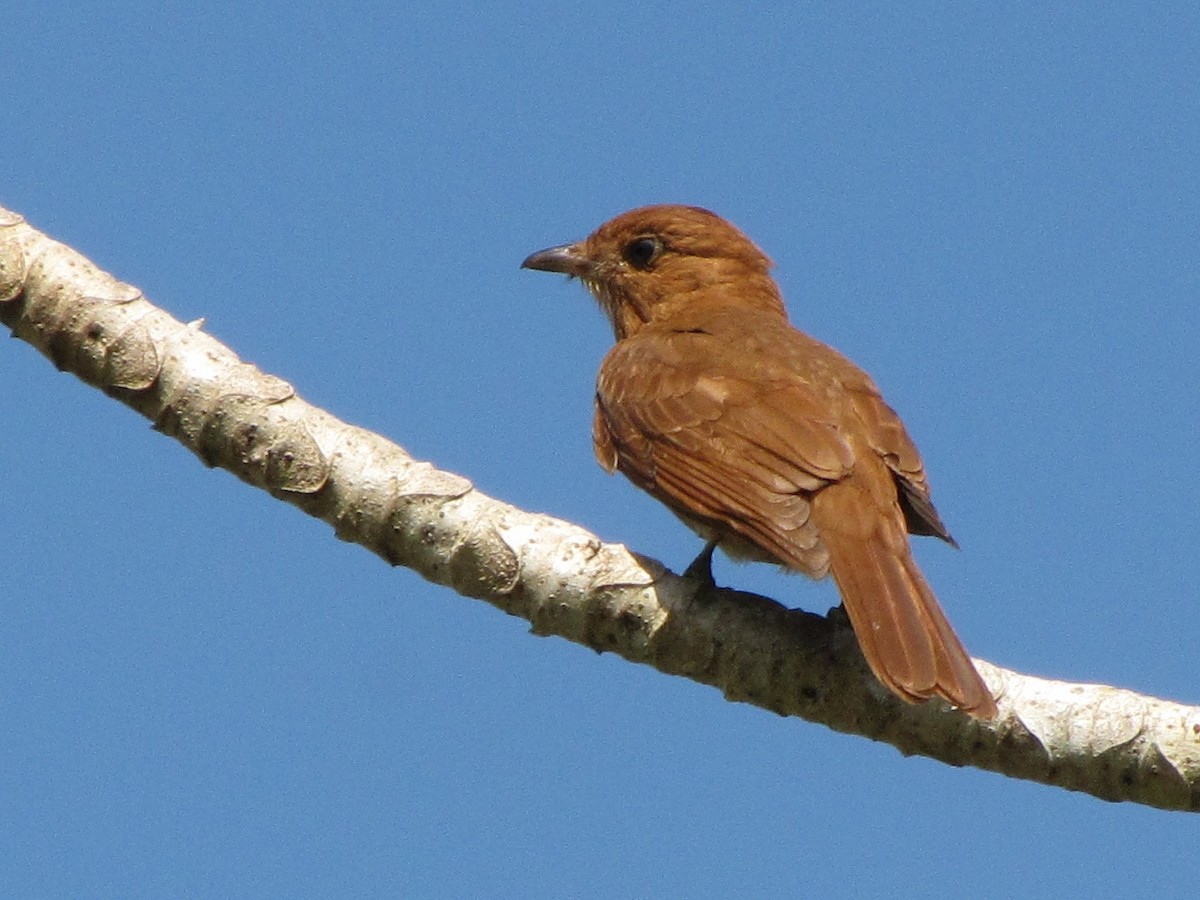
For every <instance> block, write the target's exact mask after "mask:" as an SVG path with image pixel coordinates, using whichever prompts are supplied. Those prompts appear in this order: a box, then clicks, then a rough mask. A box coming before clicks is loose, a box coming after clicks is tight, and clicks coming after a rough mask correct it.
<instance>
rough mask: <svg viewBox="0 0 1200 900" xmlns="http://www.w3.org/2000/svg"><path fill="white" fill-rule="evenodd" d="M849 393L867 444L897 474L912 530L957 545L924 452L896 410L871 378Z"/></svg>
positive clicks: (899, 488) (904, 507) (900, 496)
mask: <svg viewBox="0 0 1200 900" xmlns="http://www.w3.org/2000/svg"><path fill="white" fill-rule="evenodd" d="M847 395H848V396H849V397H850V401H851V403H852V404H853V407H854V412H855V414H856V415H857V416H858V419H859V421H860V422H861V423H862V425H863V433H864V435H865V436H866V438H867V443H868V444H869V445H870V447H871V449H872V450H874V451H875V452H876V453H877V454H879V456H880V458H882V459H883V461H884V462H885V463H886V464H887V467H888V468H889V469H891V471H892V474H893V475H894V476H895V480H896V488H897V494H898V497H899V500H900V508H901V509H902V510H903V512H904V520H905V524H906V525H907V526H908V530H909V532H911V533H912V534H925V535H933V536H934V537H940V538H941V539H942V540H944V541H946V542H947V543H949V544H954V546H958V545H957V543H956V542H955V540H954V538H952V537H951V536H950V532H949V530H948V529H947V528H946V526H945V525H944V524H943V523H942V519H941V517H940V516H939V515H938V512H937V509H935V508H934V505H933V501H932V499H931V498H930V496H929V482H928V481H927V480H926V477H925V466H924V465H923V464H922V462H921V455H920V454H919V453H918V452H917V447H916V444H914V443H913V441H912V438H910V437H909V436H908V431H907V430H906V429H905V428H904V423H903V422H901V421H900V417H899V416H898V415H896V412H895V410H893V409H892V408H891V407H890V406H888V405H887V403H885V402H884V400H883V397H881V396H880V394H879V389H878V388H876V387H875V385H874V384H873V383H871V382H870V381H869V380H865V381H864V383H862V384H856V385H853V386H852V387H851V388H850V389H849V390H848V391H847Z"/></svg>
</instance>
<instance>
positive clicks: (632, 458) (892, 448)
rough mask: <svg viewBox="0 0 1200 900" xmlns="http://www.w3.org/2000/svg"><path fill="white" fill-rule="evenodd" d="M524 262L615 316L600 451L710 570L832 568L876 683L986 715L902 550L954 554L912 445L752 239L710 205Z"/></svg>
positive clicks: (610, 225)
mask: <svg viewBox="0 0 1200 900" xmlns="http://www.w3.org/2000/svg"><path fill="white" fill-rule="evenodd" d="M522 265H523V266H524V267H525V268H528V269H540V270H543V271H548V272H561V273H564V274H567V275H571V276H575V277H578V278H579V279H580V280H582V281H583V283H584V284H585V285H587V287H588V288H589V290H590V291H591V292H592V294H593V295H595V297H596V299H597V300H598V301H599V303H600V306H601V307H603V309H604V312H605V313H606V314H607V315H608V318H609V320H610V321H611V322H612V326H613V331H614V332H615V333H616V340H617V342H616V345H615V346H614V347H613V348H612V350H611V351H609V353H608V355H607V356H606V357H605V359H604V362H603V364H602V365H601V367H600V375H599V378H598V380H597V385H596V412H595V418H594V422H593V440H594V443H595V450H596V457H597V459H599V461H600V465H602V466H603V467H604V468H605V469H607V470H608V471H609V472H613V471H615V470H618V469H619V470H620V471H621V472H623V473H624V474H625V475H626V476H628V478H629V479H630V480H631V481H632V482H633V483H634V484H636V485H637V486H638V487H640V488H642V489H643V490H645V491H647V492H649V493H650V494H651V495H653V496H654V497H656V498H657V499H659V500H661V501H662V502H663V503H665V504H666V505H667V506H668V507H669V508H670V509H671V510H672V511H673V512H674V513H675V514H676V515H677V516H679V518H681V519H682V520H683V521H684V522H686V523H687V524H688V525H689V526H691V528H693V529H694V530H695V531H696V532H697V533H699V534H700V535H701V536H702V537H703V538H705V539H706V540H707V541H709V545H708V546H707V547H706V549H705V553H702V554H701V557H700V558H699V559H698V560H697V563H698V564H699V563H703V569H702V571H703V572H705V573H709V571H710V570H709V569H708V563H709V557H710V555H711V552H712V548H713V546H714V545H716V546H719V547H721V549H722V550H724V551H725V552H726V553H728V554H730V555H731V556H734V557H741V558H749V559H755V560H764V561H769V562H773V563H777V564H779V565H781V566H784V567H786V568H788V569H791V570H794V571H797V572H803V573H804V574H806V575H809V576H811V577H813V578H823V577H825V576H826V575H827V574H832V575H833V578H834V581H836V582H837V586H838V589H839V590H840V592H841V595H842V601H843V604H844V606H845V609H846V613H847V615H848V616H849V618H850V623H851V625H853V627H854V632H855V634H856V636H857V637H858V642H859V644H860V645H861V647H862V650H863V654H864V656H865V657H866V660H867V662H868V664H869V665H870V667H871V670H872V671H873V672H874V673H875V675H876V676H877V677H878V678H879V680H880V681H881V682H882V683H883V684H884V685H886V686H887V687H888V688H890V689H891V690H892V691H893V692H895V693H896V694H897V695H899V696H900V697H901V698H903V699H904V700H906V701H908V702H910V703H915V702H918V701H921V700H925V699H927V698H930V697H935V696H936V697H942V698H944V699H946V700H948V701H949V702H950V703H952V704H953V705H954V706H957V707H958V708H959V709H962V710H965V711H966V712H968V713H970V714H971V715H973V716H976V717H978V718H982V719H991V718H994V717H995V715H996V703H995V700H994V699H993V698H992V694H991V692H990V691H989V690H988V687H987V685H986V684H984V682H983V679H982V678H980V676H979V673H978V672H977V671H976V669H975V666H974V664H973V663H972V662H971V658H970V657H969V656H968V655H967V652H966V650H965V649H964V648H963V645H962V643H961V642H960V641H959V639H958V637H957V635H955V633H954V630H953V629H952V628H951V627H950V623H949V622H948V621H947V619H946V616H945V614H944V613H943V612H942V609H941V607H940V606H939V604H938V601H937V599H936V598H935V597H934V594H933V591H932V590H931V589H930V587H929V585H928V584H927V583H926V581H925V578H924V576H922V574H921V572H920V570H919V569H918V568H917V565H916V562H915V561H914V560H913V558H912V553H911V551H910V549H909V544H908V534H909V533H912V534H924V535H933V536H936V537H940V538H941V539H942V540H944V541H947V542H948V543H950V544H954V539H953V538H952V537H951V536H950V533H949V531H947V530H946V526H945V525H943V524H942V520H941V518H940V517H939V516H938V513H937V510H936V509H934V506H933V503H932V502H931V500H930V495H929V485H928V483H927V482H926V479H925V469H924V467H923V465H922V463H921V457H920V456H919V455H918V453H917V448H916V446H915V445H914V444H913V442H912V440H911V439H910V438H909V436H908V433H907V431H905V428H904V425H903V423H902V422H901V421H900V418H899V417H898V416H897V415H896V413H895V412H893V411H892V409H891V408H890V407H889V406H888V405H887V404H886V403H884V401H883V398H882V397H881V396H880V393H879V389H878V388H876V387H875V384H874V382H872V381H871V378H870V377H869V376H868V375H867V374H866V373H865V372H863V371H862V369H860V368H858V366H856V365H854V363H852V362H850V360H848V359H847V358H846V357H844V356H842V355H841V354H840V353H838V352H837V351H836V350H834V349H832V348H831V347H827V346H826V345H824V344H822V343H821V342H820V341H817V340H815V339H813V338H811V337H809V336H808V335H806V334H804V333H802V332H800V331H798V330H796V329H795V328H793V327H792V326H791V324H790V323H789V322H788V316H787V311H786V310H785V308H784V305H783V298H782V297H781V295H780V293H779V289H778V287H776V285H775V282H774V280H773V279H772V278H771V275H770V272H769V269H770V267H771V261H770V260H769V259H768V258H767V257H766V255H765V254H764V253H763V252H762V251H761V250H759V249H758V247H756V246H755V245H754V244H753V243H752V242H751V241H750V240H749V238H747V237H746V236H745V235H744V234H742V233H741V232H740V231H739V230H738V229H737V228H735V227H734V226H733V225H731V224H730V223H729V222H726V221H725V220H724V219H722V218H720V217H719V216H717V215H715V214H714V213H711V212H709V211H708V210H704V209H700V208H697V207H692V206H647V207H643V208H641V209H635V210H632V211H630V212H627V213H624V214H622V215H620V216H617V217H616V218H615V219H613V220H612V221H610V222H606V223H605V224H603V225H601V226H600V227H599V228H598V229H596V231H595V232H593V233H592V234H591V236H589V237H588V238H586V239H585V240H582V241H580V242H578V243H574V244H566V245H564V246H561V247H552V248H550V249H548V250H542V251H540V252H538V253H534V254H533V255H532V256H530V257H529V258H528V259H526V260H525V262H524V263H523V264H522ZM956 546H957V545H956ZM708 577H709V578H711V574H709V575H708Z"/></svg>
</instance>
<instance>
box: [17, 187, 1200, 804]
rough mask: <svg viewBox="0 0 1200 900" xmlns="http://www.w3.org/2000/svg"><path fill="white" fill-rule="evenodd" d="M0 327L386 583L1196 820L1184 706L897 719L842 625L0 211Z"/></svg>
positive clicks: (1046, 704)
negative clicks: (410, 420) (323, 388)
mask: <svg viewBox="0 0 1200 900" xmlns="http://www.w3.org/2000/svg"><path fill="white" fill-rule="evenodd" d="M0 321H3V322H4V324H6V325H7V326H8V327H9V328H11V329H12V331H13V334H14V335H15V336H17V337H20V338H22V339H23V340H25V341H28V342H29V343H30V344H32V345H33V346H34V347H36V348H37V349H38V350H40V351H41V352H42V353H43V354H45V355H46V356H47V357H49V358H50V360H51V361H52V362H54V364H55V365H56V366H58V367H59V368H60V369H64V370H67V371H70V372H73V373H74V374H76V375H77V376H79V377H80V378H81V379H83V380H84V381H86V382H88V383H89V384H92V385H94V386H96V387H98V388H100V389H101V390H103V391H104V392H105V393H106V394H108V395H109V396H112V397H114V398H116V399H118V400H120V401H121V402H123V403H125V404H127V405H129V406H131V407H132V408H134V409H136V410H137V411H138V412H140V413H142V414H143V415H144V416H146V417H147V418H149V419H150V420H151V421H152V422H153V423H154V426H155V428H157V429H158V430H159V431H161V432H163V433H164V434H167V435H170V436H171V437H174V438H175V439H176V440H178V441H179V442H180V443H182V444H183V445H184V446H186V447H188V448H189V449H190V450H192V452H194V453H195V454H196V455H197V456H199V457H200V459H201V460H202V461H203V462H204V463H205V464H206V465H209V466H220V467H222V468H225V469H228V470H229V471H230V472H233V473H234V474H235V475H237V476H238V477H239V478H241V479H242V480H243V481H245V482H247V483H249V484H252V485H255V486H256V487H260V488H262V489H264V490H266V491H268V492H270V493H271V494H272V495H273V496H275V497H277V498H279V499H281V500H286V501H287V502H289V503H291V504H293V505H295V506H298V507H299V508H300V509H302V510H304V511H305V512H306V513H308V514H309V515H312V516H316V517H318V518H320V519H323V520H324V521H326V522H328V523H329V524H330V525H332V526H333V528H334V531H335V532H336V533H337V535H338V537H340V538H342V539H343V540H346V541H353V542H355V543H359V544H362V545H363V546H364V547H367V548H368V549H370V550H371V551H373V552H374V553H376V554H378V555H379V556H381V557H383V558H384V559H385V560H387V561H388V562H390V563H392V564H394V565H404V566H409V567H411V568H413V569H415V570H416V571H417V572H419V573H420V574H421V575H423V576H424V577H425V578H427V579H429V580H430V581H434V582H437V583H438V584H444V585H447V586H448V587H451V588H453V589H454V590H455V591H457V592H458V593H460V594H463V595H466V596H469V597H477V598H480V599H483V600H486V601H488V602H489V603H491V604H493V605H495V606H497V607H499V608H500V609H502V610H504V611H505V612H508V613H510V614H512V615H515V616H520V617H522V618H524V619H527V620H528V621H529V622H530V623H531V625H532V630H533V631H534V633H536V634H541V635H558V636H560V637H564V638H566V639H567V640H570V641H574V642H576V643H579V644H583V645H584V646H586V647H591V648H592V649H594V650H596V651H599V652H603V651H612V652H614V653H618V654H619V655H621V656H622V657H624V658H625V659H628V660H630V661H632V662H638V663H644V664H647V665H652V666H654V667H655V668H657V669H659V670H660V671H662V672H666V673H668V674H671V675H682V676H684V677H687V678H691V679H693V680H695V681H699V682H702V683H704V684H710V685H713V686H715V687H717V688H720V690H721V691H722V692H723V693H724V695H725V696H726V697H727V698H728V699H730V700H736V701H740V702H745V703H752V704H754V705H756V706H760V707H762V708H763V709H767V710H770V711H772V712H776V713H779V714H781V715H789V716H798V717H801V718H804V719H808V720H809V721H812V722H819V723H822V724H825V725H828V726H829V727H831V728H835V729H837V730H839V731H845V732H849V733H854V734H860V735H863V736H865V737H869V738H872V739H874V740H878V741H886V742H887V743H890V744H892V745H893V746H895V747H897V748H898V749H899V750H900V751H901V752H902V753H904V754H920V755H923V756H929V757H932V758H934V759H939V760H942V761H943V762H947V763H950V764H951V765H956V766H962V765H972V766H977V767H979V768H983V769H990V770H992V771H995V772H1000V773H1002V774H1005V775H1010V776H1013V777H1016V778H1025V779H1029V780H1033V781H1040V782H1044V783H1046V784H1051V785H1057V786H1059V787H1064V788H1067V789H1070V790H1075V791H1084V792H1087V793H1090V794H1093V795H1095V796H1097V797H1101V798H1103V799H1105V800H1130V801H1135V802H1138V803H1144V804H1147V805H1150V806H1157V807H1161V808H1163V809H1181V810H1190V811H1196V810H1198V809H1200V708H1198V707H1194V706H1184V705H1181V704H1177V703H1171V702H1168V701H1165V700H1158V699H1155V698H1152V697H1146V696H1142V695H1139V694H1135V693H1133V692H1131V691H1125V690H1119V689H1116V688H1111V687H1106V686H1102V685H1083V684H1069V683H1064V682H1054V681H1046V680H1043V679H1038V678H1033V677H1031V676H1027V675H1021V674H1018V673H1016V672H1011V671H1008V670H1005V669H1001V668H998V667H996V666H992V665H989V664H987V663H978V664H979V667H980V670H981V672H982V674H983V676H984V677H985V679H986V680H987V681H988V684H989V685H990V686H991V688H992V689H993V691H994V692H995V693H996V695H997V697H998V699H999V703H1000V711H1001V717H1000V719H999V720H998V721H997V722H995V723H991V724H987V723H980V722H978V721H976V720H974V719H971V718H970V717H969V716H966V715H963V714H961V713H958V712H956V711H954V710H952V709H948V708H946V707H943V706H940V705H938V704H935V703H927V704H925V705H923V706H909V705H906V704H904V703H902V702H901V701H899V700H897V699H896V698H895V697H894V696H892V695H891V694H890V693H889V692H888V691H886V690H885V689H884V688H883V687H882V686H880V685H879V684H878V683H877V682H875V680H874V679H873V678H872V676H871V675H870V674H869V672H868V670H867V668H866V665H865V663H864V662H863V660H862V656H861V654H860V653H859V651H858V645H857V644H856V642H855V640H854V636H853V634H852V632H851V631H850V629H849V626H848V625H847V624H846V623H844V622H842V621H841V620H840V617H838V616H832V617H831V618H822V617H820V616H815V615H811V614H808V613H804V612H799V611H795V610H789V609H785V608H784V607H783V606H781V605H780V604H778V603H776V602H775V601H773V600H769V599H767V598H765V597H759V596H755V595H750V594H742V593H737V592H735V591H728V590H716V591H705V590H702V589H700V588H699V586H698V585H697V584H696V583H695V582H693V581H690V580H688V579H685V578H680V577H678V576H676V575H673V574H672V573H670V572H668V571H667V570H666V569H665V568H664V567H663V566H662V565H660V564H659V563H657V562H655V561H654V560H651V559H647V558H645V557H641V556H638V555H636V554H633V553H630V552H629V551H628V550H626V549H625V548H624V547H623V546H621V545H619V544H605V543H602V542H601V541H600V540H599V539H597V538H596V537H595V536H593V535H591V534H589V533H588V532H586V531H584V530H583V529H581V528H578V527H576V526H574V525H571V524H569V523H567V522H562V521H560V520H557V519H553V518H551V517H549V516H544V515H538V514H533V513H527V512H524V511H522V510H519V509H516V508H515V507H512V506H509V505H507V504H505V503H501V502H499V501H497V500H493V499H492V498H490V497H487V496H485V495H484V494H482V493H481V492H479V491H477V490H475V488H474V487H473V486H472V484H471V483H470V482H469V481H468V480H467V479H465V478H462V477H461V476H458V475H454V474H451V473H448V472H442V471H439V470H437V469H435V468H434V467H433V466H431V465H430V464H428V463H425V462H420V461H417V460H414V459H413V458H412V457H410V456H409V455H408V454H407V453H405V452H404V451H403V450H402V449H401V448H400V447H398V446H396V445H395V444H393V443H391V442H390V441H387V440H385V439H384V438H382V437H380V436H378V435H376V434H372V433H371V432H368V431H365V430H363V429H361V428H356V427H354V426H351V425H347V424H345V423H344V422H341V421H339V420H338V419H336V418H334V417H333V416H331V415H330V414H329V413H326V412H324V411H323V410H320V409H317V408H316V407H314V406H312V405H310V404H309V403H306V402H305V401H304V400H302V399H301V398H300V397H298V396H297V395H296V392H295V390H294V389H293V387H292V386H291V385H290V384H288V383H287V382H286V381H283V380H281V379H279V378H276V377H274V376H272V375H267V374H265V373H263V372H261V371H259V370H258V369H257V368H255V367H254V366H251V365H248V364H246V363H243V362H242V361H241V360H239V359H238V357H237V356H236V355H234V353H233V352H232V351H231V350H230V349H229V348H227V347H225V346H224V345H222V344H221V343H219V342H218V341H216V340H214V339H213V338H212V337H210V336H208V335H207V334H205V333H204V332H203V331H202V330H201V325H202V323H201V322H193V323H190V324H184V323H182V322H180V321H178V320H176V319H174V318H172V317H171V316H169V315H168V314H167V313H165V312H164V311H163V310H161V309H158V308H157V307H155V306H154V305H152V304H151V303H150V302H149V301H147V300H146V298H145V297H143V296H142V294H141V292H140V291H139V290H137V289H136V288H134V287H132V286H131V285H128V284H125V283H123V282H120V281H117V280H115V279H114V278H113V277H112V276H110V275H108V274H107V273H105V272H102V271H100V270H99V269H97V268H96V266H94V265H93V264H92V263H91V262H89V261H88V260H87V259H85V258H84V257H82V256H81V255H80V254H78V253H76V252H75V251H74V250H71V249H70V248H69V247H66V246H64V245H62V244H60V243H58V242H56V241H53V240H51V239H50V238H48V237H46V236H45V235H43V234H41V233H40V232H38V231H36V230H35V229H33V228H31V227H29V226H28V225H27V224H25V223H24V221H23V219H22V218H21V217H20V216H18V215H15V214H13V213H10V212H8V211H6V210H4V209H2V208H0Z"/></svg>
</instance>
